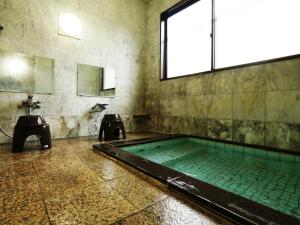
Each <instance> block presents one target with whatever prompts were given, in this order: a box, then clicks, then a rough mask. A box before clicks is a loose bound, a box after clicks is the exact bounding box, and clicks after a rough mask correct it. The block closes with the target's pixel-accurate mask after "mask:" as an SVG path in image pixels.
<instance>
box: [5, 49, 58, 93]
mask: <svg viewBox="0 0 300 225" xmlns="http://www.w3.org/2000/svg"><path fill="white" fill-rule="evenodd" d="M54 66H55V62H54V59H50V58H45V57H39V56H27V55H23V54H19V53H15V52H4V51H0V91H7V92H26V93H27V92H32V93H40V94H53V93H54Z"/></svg>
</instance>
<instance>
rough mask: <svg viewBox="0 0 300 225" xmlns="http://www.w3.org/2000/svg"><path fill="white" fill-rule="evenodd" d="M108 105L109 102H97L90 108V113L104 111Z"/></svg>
mask: <svg viewBox="0 0 300 225" xmlns="http://www.w3.org/2000/svg"><path fill="white" fill-rule="evenodd" d="M106 106H108V104H100V103H97V104H96V105H94V106H93V107H92V109H91V110H90V113H93V112H102V111H103V110H105V109H106Z"/></svg>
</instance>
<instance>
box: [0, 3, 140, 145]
mask: <svg viewBox="0 0 300 225" xmlns="http://www.w3.org/2000/svg"><path fill="white" fill-rule="evenodd" d="M145 10H146V9H145V3H144V2H142V1H140V0H109V1H108V0H84V1H83V0H51V1H49V0H0V23H1V24H2V25H3V26H4V30H3V31H1V32H0V49H1V50H5V51H13V52H19V53H23V54H28V55H37V56H43V57H49V58H54V59H55V94H54V95H41V94H37V95H35V96H34V98H35V100H40V101H41V102H42V105H41V106H42V108H41V110H37V111H35V112H34V113H35V114H41V115H43V116H44V117H45V118H46V121H47V122H48V123H49V124H50V127H51V131H52V136H53V137H54V138H65V137H76V136H88V135H95V134H97V132H98V130H99V126H100V121H101V118H102V117H103V114H104V113H120V114H121V115H122V117H123V120H124V122H125V125H126V129H127V130H133V131H134V130H136V129H137V127H136V124H135V123H134V121H133V119H132V114H134V113H142V112H143V110H144V82H143V73H142V69H143V60H142V58H143V57H142V55H143V48H144V39H145V13H146V11H145ZM63 12H72V13H74V14H75V15H78V16H79V17H80V19H81V22H82V27H83V30H82V35H81V39H80V40H76V39H72V38H69V37H65V36H61V35H58V16H59V14H60V13H63ZM77 63H82V64H88V65H94V66H101V67H110V68H115V70H116V77H117V78H116V97H114V98H101V97H80V96H77V94H76V91H77V71H76V69H77ZM26 98H27V95H26V93H10V92H1V93H0V102H1V104H0V127H2V128H4V129H5V130H6V131H7V132H8V133H10V134H12V132H13V127H14V125H15V123H16V120H17V117H18V116H20V115H24V111H23V110H19V109H18V108H17V105H18V104H20V103H21V101H22V100H24V99H26ZM95 103H108V104H109V108H108V110H106V111H104V112H103V113H101V114H89V113H88V111H89V110H90V109H91V107H92V106H93V105H94V104H95ZM10 141H11V140H10V139H8V138H5V137H4V136H3V135H2V134H0V143H3V142H10Z"/></svg>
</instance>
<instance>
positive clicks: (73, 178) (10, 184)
mask: <svg viewBox="0 0 300 225" xmlns="http://www.w3.org/2000/svg"><path fill="white" fill-rule="evenodd" d="M153 135H157V134H154V133H143V134H129V135H128V138H129V139H135V138H138V137H147V136H153ZM95 143H98V142H97V140H96V139H70V140H61V141H54V142H53V148H52V149H51V150H47V151H39V150H37V148H38V147H39V145H38V144H26V149H33V150H30V151H26V152H24V153H17V154H16V153H15V154H13V153H11V145H1V146H0V224H5V225H9V224H14V225H15V224H64V225H65V224H101V225H102V224H117V225H121V224H124V225H125V224H147V225H148V224H176V225H177V224H188V225H191V224H197V225H198V224H230V223H229V222H228V221H226V220H224V219H223V218H221V217H219V216H217V215H215V214H214V213H212V212H210V211H207V210H206V209H204V208H201V207H199V206H197V205H195V204H193V203H191V202H189V201H188V200H186V199H184V198H183V197H182V196H179V195H178V194H176V193H174V192H172V191H170V190H168V189H167V188H166V187H165V186H164V185H162V184H160V183H159V182H157V181H155V180H153V179H151V178H149V177H147V176H145V175H143V174H141V173H139V172H137V171H135V170H134V169H132V168H130V167H128V166H126V165H124V164H122V163H120V162H117V161H115V160H113V159H111V158H108V157H107V156H105V155H104V154H102V153H101V152H99V151H97V150H93V149H92V145H93V144H95ZM34 149H35V150H34Z"/></svg>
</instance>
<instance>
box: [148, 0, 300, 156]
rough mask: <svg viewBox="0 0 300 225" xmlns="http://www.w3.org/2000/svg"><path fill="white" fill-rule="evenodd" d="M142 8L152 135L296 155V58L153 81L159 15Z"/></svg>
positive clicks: (299, 106) (299, 108) (299, 134)
mask: <svg viewBox="0 0 300 225" xmlns="http://www.w3.org/2000/svg"><path fill="white" fill-rule="evenodd" d="M176 2H178V1H175V0H173V1H172V0H162V1H151V2H150V3H149V5H148V8H147V37H146V40H147V41H146V46H147V49H146V52H147V55H146V67H145V71H146V72H145V81H146V82H145V106H146V111H147V112H148V113H149V114H151V118H152V119H151V126H152V129H153V130H158V131H163V132H172V133H183V134H193V135H199V136H205V137H212V138H216V139H224V140H232V141H236V142H240V143H250V144H259V145H265V146H273V147H279V148H285V149H293V150H296V151H300V58H299V59H291V60H286V61H280V62H274V63H268V64H263V65H257V66H250V67H244V68H239V69H232V70H225V71H220V72H215V73H208V74H205V75H198V76H194V77H185V78H179V79H174V80H167V81H159V67H160V66H159V64H160V62H159V60H160V57H159V54H160V40H159V37H160V35H159V33H160V30H159V29H160V28H159V25H160V21H159V19H160V13H161V12H162V11H164V10H166V9H167V8H169V7H170V6H172V5H173V4H175V3H176Z"/></svg>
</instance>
